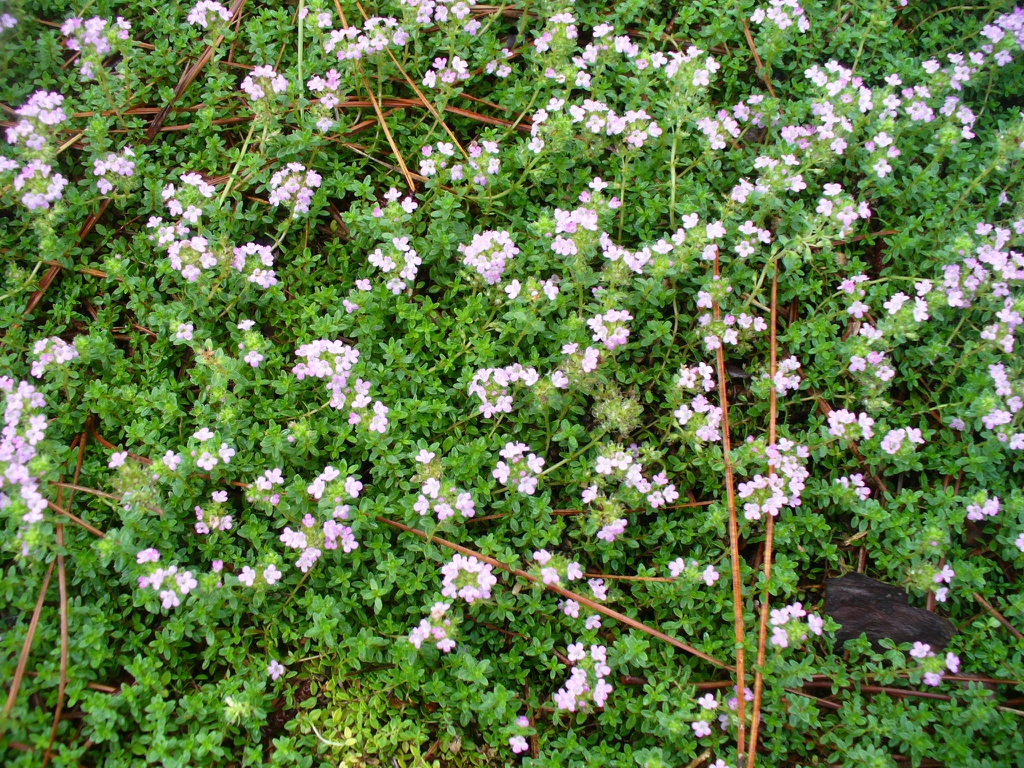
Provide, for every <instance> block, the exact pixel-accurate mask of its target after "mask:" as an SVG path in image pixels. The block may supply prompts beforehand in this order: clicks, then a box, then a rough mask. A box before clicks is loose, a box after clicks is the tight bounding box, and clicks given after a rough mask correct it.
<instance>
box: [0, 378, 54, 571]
mask: <svg viewBox="0 0 1024 768" xmlns="http://www.w3.org/2000/svg"><path fill="white" fill-rule="evenodd" d="M0 391H2V392H3V393H4V395H5V397H4V421H3V431H2V432H0V511H3V512H4V514H5V515H8V516H11V517H14V518H16V519H18V521H19V522H20V523H21V524H22V527H21V528H20V530H19V531H18V540H19V541H20V542H21V554H22V556H23V557H24V556H27V555H28V554H29V552H30V550H31V549H32V548H33V546H34V545H35V544H37V543H38V542H37V541H36V536H34V535H33V528H32V526H33V524H34V523H38V522H41V521H42V520H43V510H44V509H46V506H47V502H46V499H45V498H44V497H43V495H42V492H41V486H40V482H41V480H42V478H41V477H37V476H36V475H37V473H38V468H37V467H36V465H35V460H36V457H37V456H38V455H39V449H38V446H39V443H41V442H42V440H43V438H44V437H45V435H46V427H47V420H46V416H44V415H43V414H41V413H39V410H40V409H41V408H43V407H44V406H45V405H46V401H45V400H44V399H43V395H42V393H40V392H39V391H38V390H36V388H35V387H33V386H32V385H31V384H29V383H28V382H27V381H19V382H18V383H17V385H15V383H14V379H12V378H11V377H9V376H0ZM34 467H36V468H34Z"/></svg>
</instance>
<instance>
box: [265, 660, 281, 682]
mask: <svg viewBox="0 0 1024 768" xmlns="http://www.w3.org/2000/svg"><path fill="white" fill-rule="evenodd" d="M284 671H285V670H284V664H282V663H281V662H279V661H277V660H276V659H275V660H274V661H272V662H270V666H268V667H267V674H268V675H270V679H271V680H277V679H278V678H279V677H280V676H281V675H283V674H284Z"/></svg>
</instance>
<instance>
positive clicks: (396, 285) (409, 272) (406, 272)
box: [367, 237, 423, 296]
mask: <svg viewBox="0 0 1024 768" xmlns="http://www.w3.org/2000/svg"><path fill="white" fill-rule="evenodd" d="M367 261H369V262H370V264H372V265H373V266H374V267H376V268H377V269H379V270H380V271H381V272H383V273H384V274H386V275H389V274H391V273H392V272H394V271H395V269H396V268H398V265H399V263H401V265H402V267H401V269H399V270H398V277H392V278H390V279H389V280H388V282H387V284H386V285H387V289H388V290H389V291H391V292H392V293H393V294H395V295H396V296H397V295H398V294H399V293H401V292H402V291H404V290H405V289H406V286H407V285H408V283H411V282H414V281H415V280H416V272H417V269H418V267H419V265H420V264H422V263H423V260H422V259H421V258H420V257H419V254H417V253H416V249H415V248H413V247H412V246H411V245H409V238H408V237H392V238H391V247H390V248H388V252H387V253H385V252H384V250H383V249H382V248H377V249H376V250H375V251H374V252H373V253H371V254H370V255H369V256H368V257H367Z"/></svg>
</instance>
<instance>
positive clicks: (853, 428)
mask: <svg viewBox="0 0 1024 768" xmlns="http://www.w3.org/2000/svg"><path fill="white" fill-rule="evenodd" d="M874 424H875V420H874V419H872V418H871V417H870V416H868V415H867V414H866V413H861V414H856V413H851V412H850V411H848V410H846V409H845V408H844V409H842V410H840V411H832V412H831V413H829V415H828V433H829V434H830V435H832V436H833V437H839V438H842V439H844V440H870V439H871V438H872V436H873V435H874V434H875V430H874V429H873V427H874Z"/></svg>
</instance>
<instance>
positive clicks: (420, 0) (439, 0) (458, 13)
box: [400, 0, 476, 27]
mask: <svg viewBox="0 0 1024 768" xmlns="http://www.w3.org/2000/svg"><path fill="white" fill-rule="evenodd" d="M400 4H401V5H404V6H406V7H408V8H414V9H415V10H416V23H417V24H419V25H420V26H421V27H432V26H434V25H443V24H446V23H447V22H449V21H452V20H454V21H462V20H463V19H465V18H466V17H467V16H469V14H470V9H471V8H472V7H473V6H474V5H476V0H436V1H435V0H401V3H400Z"/></svg>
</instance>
